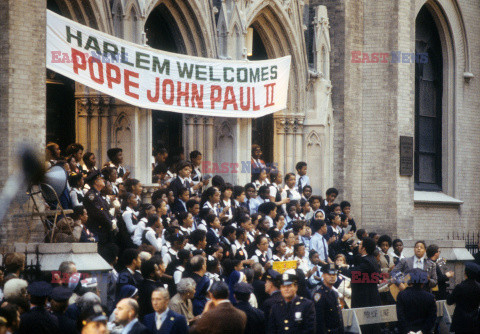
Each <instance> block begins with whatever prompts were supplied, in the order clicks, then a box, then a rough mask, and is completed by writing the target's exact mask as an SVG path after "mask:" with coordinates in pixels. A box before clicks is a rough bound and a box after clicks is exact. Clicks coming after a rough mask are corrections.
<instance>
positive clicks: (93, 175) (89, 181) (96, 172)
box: [85, 170, 103, 186]
mask: <svg viewBox="0 0 480 334" xmlns="http://www.w3.org/2000/svg"><path fill="white" fill-rule="evenodd" d="M99 177H103V175H102V173H101V172H100V171H99V170H94V171H91V172H90V173H88V175H87V177H86V178H85V183H87V184H88V185H89V186H91V185H92V184H93V183H94V182H95V180H96V179H98V178H99Z"/></svg>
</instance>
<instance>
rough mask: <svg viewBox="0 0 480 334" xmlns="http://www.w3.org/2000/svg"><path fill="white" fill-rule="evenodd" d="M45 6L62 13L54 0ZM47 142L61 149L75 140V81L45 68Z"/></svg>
mask: <svg viewBox="0 0 480 334" xmlns="http://www.w3.org/2000/svg"><path fill="white" fill-rule="evenodd" d="M47 8H48V9H50V10H51V11H53V12H55V13H57V14H59V15H62V13H61V11H60V8H59V7H58V5H57V3H56V2H55V1H54V0H48V1H47ZM46 85H47V124H46V125H47V137H46V140H47V142H50V141H52V142H55V143H57V144H58V145H59V146H60V149H61V150H62V151H65V148H66V147H67V146H68V145H69V144H71V143H74V142H75V81H73V80H71V79H69V78H67V77H64V76H63V75H60V74H58V73H55V72H53V71H50V70H47V82H46Z"/></svg>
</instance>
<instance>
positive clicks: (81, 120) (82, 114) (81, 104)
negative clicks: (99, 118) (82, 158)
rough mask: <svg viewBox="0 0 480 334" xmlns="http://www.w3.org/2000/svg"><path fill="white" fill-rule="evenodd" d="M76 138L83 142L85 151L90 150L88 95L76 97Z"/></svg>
mask: <svg viewBox="0 0 480 334" xmlns="http://www.w3.org/2000/svg"><path fill="white" fill-rule="evenodd" d="M75 105H76V113H77V120H76V122H75V124H76V132H77V133H76V138H77V142H78V143H80V144H82V145H83V147H84V148H85V152H86V151H89V150H90V142H89V140H88V114H89V108H90V105H89V101H88V98H86V97H81V98H76V103H75Z"/></svg>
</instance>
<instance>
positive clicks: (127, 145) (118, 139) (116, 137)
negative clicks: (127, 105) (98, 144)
mask: <svg viewBox="0 0 480 334" xmlns="http://www.w3.org/2000/svg"><path fill="white" fill-rule="evenodd" d="M112 130H113V143H112V144H113V147H121V148H122V150H123V156H124V161H126V162H127V163H128V162H130V163H131V162H133V150H132V147H133V145H132V144H133V137H134V133H133V125H132V122H131V120H130V117H129V116H128V115H127V114H126V113H124V112H122V113H120V114H119V115H118V116H117V119H116V120H115V123H114V126H113V129H112Z"/></svg>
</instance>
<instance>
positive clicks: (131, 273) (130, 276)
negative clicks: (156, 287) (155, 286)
mask: <svg viewBox="0 0 480 334" xmlns="http://www.w3.org/2000/svg"><path fill="white" fill-rule="evenodd" d="M122 260H123V264H124V265H125V269H123V270H122V271H121V272H120V273H119V274H118V280H117V295H118V293H119V292H120V289H121V288H122V287H123V286H125V285H133V286H134V287H138V284H139V283H140V281H141V280H139V279H138V278H137V277H136V271H137V270H138V269H140V266H141V264H142V260H141V259H140V254H139V252H138V250H136V249H133V248H129V249H126V250H124V251H123V255H122Z"/></svg>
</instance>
